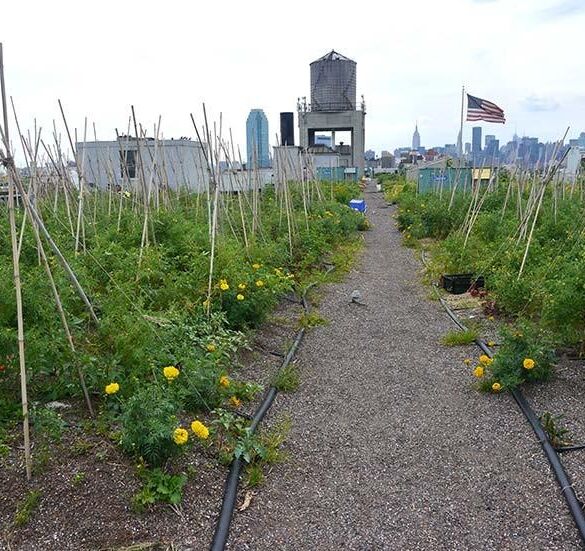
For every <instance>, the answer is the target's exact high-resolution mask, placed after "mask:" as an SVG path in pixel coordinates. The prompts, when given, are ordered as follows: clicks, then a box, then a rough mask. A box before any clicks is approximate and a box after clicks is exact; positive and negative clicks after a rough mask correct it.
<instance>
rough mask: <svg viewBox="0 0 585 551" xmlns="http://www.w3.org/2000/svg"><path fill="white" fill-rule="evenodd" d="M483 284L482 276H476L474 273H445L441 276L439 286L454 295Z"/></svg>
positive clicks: (477, 287)
mask: <svg viewBox="0 0 585 551" xmlns="http://www.w3.org/2000/svg"><path fill="white" fill-rule="evenodd" d="M484 285H485V281H484V279H483V276H477V277H476V276H475V275H474V274H445V275H442V276H441V287H443V289H445V291H447V292H448V293H452V294H454V295H461V294H462V293H466V292H467V291H469V290H471V289H479V288H481V287H483V286H484Z"/></svg>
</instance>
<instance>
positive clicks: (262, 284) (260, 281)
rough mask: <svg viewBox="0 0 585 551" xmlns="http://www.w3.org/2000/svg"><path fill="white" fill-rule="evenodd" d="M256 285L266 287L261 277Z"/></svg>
mask: <svg viewBox="0 0 585 551" xmlns="http://www.w3.org/2000/svg"><path fill="white" fill-rule="evenodd" d="M256 287H264V282H263V281H262V280H261V279H259V280H258V281H257V282H256Z"/></svg>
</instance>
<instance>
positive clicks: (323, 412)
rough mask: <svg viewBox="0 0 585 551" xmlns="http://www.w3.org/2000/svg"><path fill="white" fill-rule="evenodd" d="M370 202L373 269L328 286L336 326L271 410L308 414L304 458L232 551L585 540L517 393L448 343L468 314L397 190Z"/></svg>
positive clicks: (319, 339)
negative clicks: (396, 213) (406, 225)
mask: <svg viewBox="0 0 585 551" xmlns="http://www.w3.org/2000/svg"><path fill="white" fill-rule="evenodd" d="M366 200H367V203H368V208H369V214H368V216H369V218H370V220H371V221H372V222H373V224H374V228H373V229H372V231H370V232H367V233H366V235H365V239H366V245H367V246H366V248H365V251H364V253H363V257H362V259H361V262H360V264H359V266H358V268H357V269H355V270H353V271H352V272H351V273H350V274H349V276H348V277H347V278H346V280H345V282H344V283H342V284H337V285H331V286H329V287H328V288H327V289H326V292H325V293H324V300H323V303H322V305H321V307H320V313H321V314H322V315H323V316H325V317H326V318H328V319H329V320H331V324H330V325H327V326H321V327H317V328H315V329H314V330H312V331H311V332H310V333H309V334H308V335H307V337H306V339H305V341H304V343H303V345H302V347H301V349H300V351H299V366H300V368H301V373H302V385H301V388H300V389H299V391H298V392H297V393H295V394H292V395H283V394H280V395H279V396H278V398H277V400H276V403H275V405H274V406H273V408H272V410H271V412H270V414H269V416H271V417H273V418H274V417H275V416H277V417H278V416H282V415H289V416H290V417H291V419H292V421H293V428H292V431H291V434H290V435H289V439H288V442H287V445H286V447H287V451H288V453H289V454H290V459H289V460H288V462H286V463H282V464H279V465H277V466H276V467H275V468H274V470H273V471H272V473H271V474H270V476H269V477H268V478H267V481H266V484H265V486H264V487H263V488H262V489H261V490H260V491H259V492H258V493H257V495H256V496H255V497H254V499H253V501H252V504H251V506H250V507H249V508H248V509H247V510H246V511H245V512H243V513H236V516H235V518H234V521H233V524H232V531H231V538H230V545H229V548H230V549H238V550H239V549H242V550H243V549H279V550H280V549H319V550H323V549H324V550H328V549H432V550H435V549H450V550H453V549H518V550H526V549H539V550H540V549H543V550H544V549H546V550H554V549H581V547H580V542H579V539H578V535H577V531H576V529H575V527H574V524H573V521H572V518H571V517H570V515H569V513H568V511H567V508H566V506H565V503H564V500H563V499H562V497H561V495H560V492H559V488H558V486H557V483H556V481H555V479H554V477H553V475H552V473H551V472H550V469H549V466H548V463H547V461H546V459H545V458H544V456H543V454H542V452H541V449H540V446H539V444H538V443H537V441H536V440H535V438H534V436H533V433H532V430H531V428H530V427H529V426H528V424H527V423H526V422H525V421H524V418H523V417H522V415H521V414H520V412H519V411H518V410H517V408H516V406H515V405H514V403H513V400H512V399H511V397H509V396H508V395H506V394H503V395H498V396H485V395H481V394H479V393H478V392H477V391H476V390H474V389H473V388H472V384H473V378H472V377H471V375H470V369H469V368H467V367H465V366H464V364H463V363H462V360H463V359H464V358H465V357H468V356H477V350H476V349H475V348H472V347H470V348H446V347H443V346H441V345H440V344H439V339H440V337H441V336H442V335H443V334H445V333H446V332H447V331H449V330H451V329H453V325H452V322H450V321H449V319H448V318H447V316H446V315H445V313H444V312H443V311H442V309H441V307H440V305H439V304H438V303H436V302H431V301H429V300H428V299H427V298H426V295H427V291H426V290H425V289H424V287H422V285H421V284H420V283H419V281H418V275H417V271H418V270H419V269H420V265H419V263H418V261H417V260H416V259H415V258H414V255H413V253H412V251H409V250H408V249H405V248H403V247H402V246H401V238H400V234H399V233H398V231H397V230H396V228H395V227H394V225H393V221H392V218H391V214H392V210H391V209H388V208H384V201H383V198H382V197H381V194H376V193H366ZM354 289H358V290H359V291H360V293H361V297H362V298H361V300H363V302H365V303H366V306H359V305H356V304H350V303H349V302H350V300H351V293H352V291H353V290H354Z"/></svg>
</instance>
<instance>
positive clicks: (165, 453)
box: [120, 381, 181, 467]
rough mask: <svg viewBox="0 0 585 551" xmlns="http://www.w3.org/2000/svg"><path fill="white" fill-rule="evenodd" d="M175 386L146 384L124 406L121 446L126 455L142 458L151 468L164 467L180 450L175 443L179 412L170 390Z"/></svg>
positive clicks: (155, 383) (121, 419) (175, 382)
mask: <svg viewBox="0 0 585 551" xmlns="http://www.w3.org/2000/svg"><path fill="white" fill-rule="evenodd" d="M165 384H166V385H167V387H165V386H164V385H165ZM174 384H178V381H174V382H173V383H169V384H167V383H163V384H160V383H157V382H154V383H148V384H145V385H144V386H143V387H142V388H141V389H138V390H137V391H136V392H135V393H134V394H133V395H132V396H131V397H130V398H129V399H128V400H127V401H126V402H125V403H124V404H123V406H122V415H121V417H120V422H121V431H122V433H121V438H120V444H121V446H122V448H123V449H124V451H125V452H126V453H128V454H130V455H132V456H134V457H137V458H140V457H142V458H143V459H144V461H145V462H146V463H147V464H148V465H150V466H152V467H160V466H161V465H164V464H165V462H166V461H167V460H168V459H169V458H170V457H172V456H174V455H176V454H177V453H179V451H180V449H181V448H180V447H179V446H178V445H177V444H175V442H174V441H173V431H174V430H175V428H176V427H177V425H178V422H177V412H178V409H179V407H178V404H177V402H176V401H175V399H174V394H173V392H172V388H170V387H171V385H174Z"/></svg>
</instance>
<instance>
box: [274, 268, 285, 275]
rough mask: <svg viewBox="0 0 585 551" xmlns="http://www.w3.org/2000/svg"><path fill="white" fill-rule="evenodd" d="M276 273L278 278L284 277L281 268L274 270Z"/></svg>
mask: <svg viewBox="0 0 585 551" xmlns="http://www.w3.org/2000/svg"><path fill="white" fill-rule="evenodd" d="M274 273H275V274H276V275H277V276H278V277H282V276H283V275H284V274H283V273H282V270H281V269H280V268H274Z"/></svg>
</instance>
